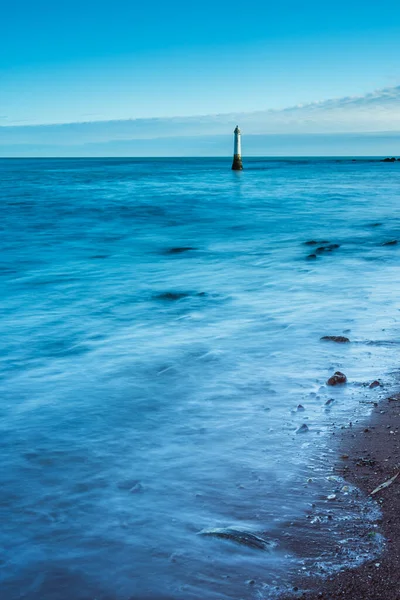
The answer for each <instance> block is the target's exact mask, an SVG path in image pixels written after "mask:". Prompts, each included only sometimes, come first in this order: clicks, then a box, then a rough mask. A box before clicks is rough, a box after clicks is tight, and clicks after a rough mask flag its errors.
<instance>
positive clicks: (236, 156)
mask: <svg viewBox="0 0 400 600" xmlns="http://www.w3.org/2000/svg"><path fill="white" fill-rule="evenodd" d="M233 134H234V136H235V143H234V147H233V163H232V171H241V170H242V169H243V165H242V143H241V133H240V129H239V127H238V126H237V125H236V129H235V131H234V132H233Z"/></svg>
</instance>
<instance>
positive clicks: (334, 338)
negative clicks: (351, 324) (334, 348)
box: [321, 335, 350, 344]
mask: <svg viewBox="0 0 400 600" xmlns="http://www.w3.org/2000/svg"><path fill="white" fill-rule="evenodd" d="M321 340H326V341H328V342H336V343H337V344H347V343H348V342H350V340H349V338H347V337H345V336H344V335H324V336H323V337H322V338H321Z"/></svg>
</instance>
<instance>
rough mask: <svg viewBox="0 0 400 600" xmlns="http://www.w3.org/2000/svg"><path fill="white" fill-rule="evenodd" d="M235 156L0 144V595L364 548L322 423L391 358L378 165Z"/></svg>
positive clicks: (370, 550) (190, 581) (359, 414)
mask: <svg viewBox="0 0 400 600" xmlns="http://www.w3.org/2000/svg"><path fill="white" fill-rule="evenodd" d="M243 162H244V170H243V171H242V172H233V171H231V159H229V158H226V159H224V158H215V159H212V158H209V159H195V158H193V159H192V158H191V159H183V158H182V159H129V158H126V159H125V158H124V159H114V158H113V159H2V160H0V207H1V220H0V228H1V236H0V282H1V283H0V285H1V296H0V298H1V303H0V311H1V321H0V345H1V347H0V378H1V380H0V520H1V528H0V596H1V599H2V600H21V599H24V600H241V599H245V600H254V599H257V600H267V599H270V598H278V597H279V595H280V594H281V593H282V592H283V591H284V592H287V591H290V590H291V589H292V588H293V585H294V582H295V581H296V578H298V577H299V575H302V576H303V578H306V580H307V577H308V576H309V575H317V576H318V577H321V581H323V578H324V577H326V576H329V575H332V574H333V573H335V572H337V571H339V570H341V569H343V568H346V567H348V566H354V565H357V564H360V563H362V562H363V561H365V560H369V559H371V557H379V553H380V552H381V550H382V547H383V545H384V543H385V541H384V539H383V537H382V535H381V533H380V530H379V514H380V513H379V507H378V505H377V504H376V502H375V501H373V500H372V499H371V498H369V497H366V496H365V495H364V494H363V493H362V492H361V491H360V490H358V489H357V488H355V487H354V486H352V485H350V484H349V483H347V482H346V481H345V480H344V479H342V477H341V475H340V473H339V472H338V468H337V466H338V462H339V463H340V461H341V460H345V457H344V458H343V457H342V459H341V458H340V455H341V453H342V452H343V449H341V448H340V446H339V445H338V444H337V441H336V440H337V438H338V437H339V435H338V434H339V432H341V431H342V430H343V429H351V428H352V427H353V428H354V427H356V426H360V424H361V425H362V423H363V421H364V420H366V419H367V418H368V415H369V414H370V411H371V407H372V406H373V405H374V403H377V402H379V401H380V399H382V398H384V397H387V396H388V395H389V394H390V392H391V390H392V389H394V386H395V385H396V381H397V379H398V371H399V362H398V349H399V344H400V321H399V320H400V312H399V311H400V295H399V293H398V281H399V264H400V243H399V244H396V241H397V240H400V213H399V206H400V162H398V163H390V164H389V163H383V162H381V161H380V160H379V159H374V158H371V159H357V158H346V159H343V158H337V159H336V158H329V159H313V158H304V159H271V158H244V160H243ZM310 255H311V256H310ZM324 336H345V337H347V338H349V340H350V342H348V343H335V342H331V341H326V340H321V338H322V337H324ZM336 371H340V372H343V373H344V374H345V375H346V377H347V384H344V385H338V386H335V387H331V386H328V385H327V384H326V382H327V380H328V378H329V377H331V376H332V375H333V374H334V373H335V372H336ZM375 380H379V382H380V383H381V385H380V386H377V387H375V388H374V389H371V388H370V387H369V385H370V383H371V382H373V381H375ZM349 435H350V433H349ZM338 473H339V474H338Z"/></svg>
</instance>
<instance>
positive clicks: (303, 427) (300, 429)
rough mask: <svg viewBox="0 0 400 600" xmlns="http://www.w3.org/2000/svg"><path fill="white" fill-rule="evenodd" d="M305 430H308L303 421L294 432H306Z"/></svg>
mask: <svg viewBox="0 0 400 600" xmlns="http://www.w3.org/2000/svg"><path fill="white" fill-rule="evenodd" d="M307 431H309V428H308V425H306V424H305V423H303V425H302V426H301V427H299V428H298V430H297V431H296V433H307Z"/></svg>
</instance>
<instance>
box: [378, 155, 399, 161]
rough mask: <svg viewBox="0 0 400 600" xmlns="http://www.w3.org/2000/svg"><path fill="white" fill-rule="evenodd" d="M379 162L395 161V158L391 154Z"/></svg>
mask: <svg viewBox="0 0 400 600" xmlns="http://www.w3.org/2000/svg"><path fill="white" fill-rule="evenodd" d="M381 162H396V159H395V158H394V157H393V156H392V158H384V159H383V160H381Z"/></svg>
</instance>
